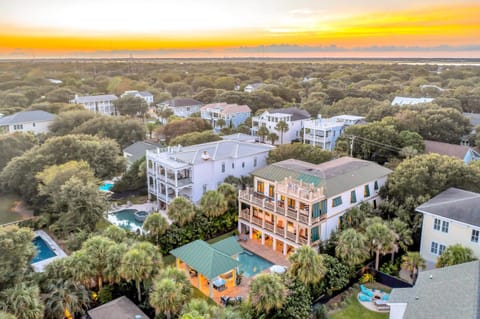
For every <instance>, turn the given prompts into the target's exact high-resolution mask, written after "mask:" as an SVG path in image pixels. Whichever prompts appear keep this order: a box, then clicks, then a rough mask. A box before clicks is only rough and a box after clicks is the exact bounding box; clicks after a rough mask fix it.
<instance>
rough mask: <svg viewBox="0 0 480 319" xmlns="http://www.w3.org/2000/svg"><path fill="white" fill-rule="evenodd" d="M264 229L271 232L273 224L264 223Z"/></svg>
mask: <svg viewBox="0 0 480 319" xmlns="http://www.w3.org/2000/svg"><path fill="white" fill-rule="evenodd" d="M265 229H266V230H268V231H271V232H273V224H272V223H269V222H265Z"/></svg>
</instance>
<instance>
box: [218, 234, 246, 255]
mask: <svg viewBox="0 0 480 319" xmlns="http://www.w3.org/2000/svg"><path fill="white" fill-rule="evenodd" d="M211 246H212V247H213V248H215V249H216V250H218V251H221V252H222V253H224V254H225V255H227V256H234V255H237V254H239V253H241V252H242V251H243V248H242V246H240V244H239V243H238V241H237V240H236V239H235V237H233V236H232V237H228V238H225V239H223V240H221V241H219V242H216V243H215V244H212V245H211Z"/></svg>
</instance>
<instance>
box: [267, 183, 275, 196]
mask: <svg viewBox="0 0 480 319" xmlns="http://www.w3.org/2000/svg"><path fill="white" fill-rule="evenodd" d="M274 192H275V186H273V185H269V186H268V196H270V197H273V195H274Z"/></svg>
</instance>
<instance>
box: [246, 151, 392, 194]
mask: <svg viewBox="0 0 480 319" xmlns="http://www.w3.org/2000/svg"><path fill="white" fill-rule="evenodd" d="M391 172H392V171H391V170H390V169H388V168H386V167H384V166H381V165H378V164H377V163H374V162H369V161H364V160H360V159H357V158H351V157H342V158H338V159H335V160H331V161H328V162H324V163H321V164H318V165H315V164H311V163H307V162H303V161H299V160H294V159H289V160H285V161H281V162H278V163H274V164H271V165H268V166H265V167H263V168H260V169H257V170H255V171H254V172H252V175H254V176H257V177H260V178H263V179H266V180H269V181H276V182H281V181H283V180H284V179H285V178H289V177H292V179H294V180H297V181H303V182H305V183H309V184H313V185H314V186H316V187H320V186H323V187H324V188H325V193H326V195H327V197H331V196H335V195H338V194H340V193H343V192H345V191H348V190H351V189H353V188H355V187H357V186H360V185H364V184H367V183H369V182H372V181H374V180H377V179H379V178H382V177H386V176H387V175H388V174H390V173H391Z"/></svg>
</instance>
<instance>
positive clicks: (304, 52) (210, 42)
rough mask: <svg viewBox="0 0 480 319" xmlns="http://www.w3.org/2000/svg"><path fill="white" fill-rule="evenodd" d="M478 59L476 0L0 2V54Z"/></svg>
mask: <svg viewBox="0 0 480 319" xmlns="http://www.w3.org/2000/svg"><path fill="white" fill-rule="evenodd" d="M129 54H133V55H135V56H139V57H141V56H145V57H153V56H160V57H177V56H178V57H188V56H192V57H209V56H212V57H214V56H222V57H223V56H228V57H236V56H262V55H263V56H291V57H296V56H298V57H305V56H358V55H362V54H363V55H365V56H423V55H425V56H427V55H432V54H433V55H438V56H458V57H480V0H476V1H472V0H455V1H452V0H416V1H414V0H397V1H389V0H348V1H347V0H336V1H324V0H243V1H238V0H235V1H232V0H169V1H164V0H136V1H127V0H82V1H78V0H14V1H13V0H0V57H4V58H8V57H19V58H21V57H26V58H31V57H32V56H38V57H89V56H93V57H103V56H125V55H129Z"/></svg>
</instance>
